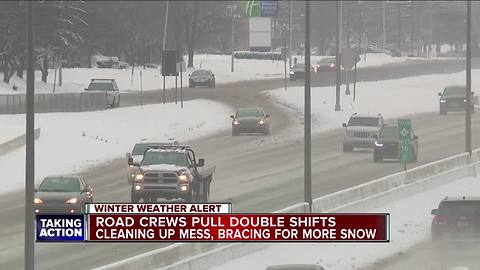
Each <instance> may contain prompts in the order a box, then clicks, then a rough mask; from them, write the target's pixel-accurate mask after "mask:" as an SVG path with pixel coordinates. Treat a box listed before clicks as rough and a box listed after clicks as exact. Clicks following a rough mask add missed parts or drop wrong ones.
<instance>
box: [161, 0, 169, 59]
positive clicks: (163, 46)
mask: <svg viewBox="0 0 480 270" xmlns="http://www.w3.org/2000/svg"><path fill="white" fill-rule="evenodd" d="M169 4H170V1H169V0H167V6H166V7H165V23H164V24H163V44H162V49H163V50H164V51H165V45H166V42H167V24H168V6H169Z"/></svg>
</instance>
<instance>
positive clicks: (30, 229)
mask: <svg viewBox="0 0 480 270" xmlns="http://www.w3.org/2000/svg"><path fill="white" fill-rule="evenodd" d="M34 47H35V1H27V94H26V97H27V106H26V113H25V117H26V132H25V134H26V136H25V138H26V140H25V142H26V144H25V243H24V244H25V246H24V269H26V270H33V269H34V268H35V240H34V239H35V237H34V235H35V228H34V216H35V214H34V212H33V208H34V207H33V199H34V196H35V194H34V192H35V191H34V189H35V135H34V133H35V131H34V129H35V123H34V120H35V103H34V102H35V85H34V83H35V70H34V68H33V64H34V63H35V62H34V61H35V59H34V57H35V55H34V52H33V50H34Z"/></svg>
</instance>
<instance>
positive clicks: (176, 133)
mask: <svg viewBox="0 0 480 270" xmlns="http://www.w3.org/2000/svg"><path fill="white" fill-rule="evenodd" d="M205 108H208V110H205ZM230 113H231V108H229V107H227V106H225V105H223V104H220V103H217V102H213V101H208V100H192V101H188V102H185V107H184V109H181V108H180V105H175V104H165V105H163V104H155V105H146V106H144V107H143V110H141V109H140V107H129V108H118V109H113V110H106V111H97V112H83V113H44V114H37V115H36V119H35V127H36V128H41V134H40V138H39V139H38V140H37V141H36V145H35V147H36V148H35V162H36V166H35V176H36V181H37V182H38V181H39V180H41V179H42V177H45V176H46V175H50V174H61V173H75V172H79V171H81V170H84V169H87V168H89V167H90V166H98V165H99V164H101V163H102V162H105V161H108V160H111V159H114V158H121V157H124V156H125V153H126V152H128V151H130V150H131V148H132V147H133V145H134V144H135V143H136V142H138V141H140V140H142V139H148V140H152V141H159V142H166V141H168V139H169V138H172V137H173V138H175V139H176V140H179V141H180V142H181V141H184V140H189V139H193V138H198V137H201V136H207V135H209V134H214V133H215V132H218V131H220V130H222V129H224V128H228V127H229V125H230V121H229V118H228V117H226V116H228V115H229V114H230ZM0 126H2V127H8V128H10V129H20V128H23V127H24V126H25V115H0ZM2 133H3V132H2ZM24 168H25V147H22V148H21V149H18V150H16V151H14V152H11V153H9V154H6V155H4V156H0V171H3V172H8V177H3V178H2V180H0V193H2V192H6V191H9V190H12V189H17V188H22V187H23V184H24V179H25V177H24Z"/></svg>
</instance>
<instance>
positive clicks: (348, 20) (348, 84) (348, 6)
mask: <svg viewBox="0 0 480 270" xmlns="http://www.w3.org/2000/svg"><path fill="white" fill-rule="evenodd" d="M345 5H346V8H347V48H348V49H350V5H349V3H348V2H345ZM355 60H357V59H355ZM350 70H351V68H349V69H345V77H346V80H345V84H346V86H345V95H350Z"/></svg>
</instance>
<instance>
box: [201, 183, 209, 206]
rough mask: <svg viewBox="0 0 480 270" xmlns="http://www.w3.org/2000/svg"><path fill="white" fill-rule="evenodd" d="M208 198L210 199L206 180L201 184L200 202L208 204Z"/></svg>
mask: <svg viewBox="0 0 480 270" xmlns="http://www.w3.org/2000/svg"><path fill="white" fill-rule="evenodd" d="M209 197H210V180H207V181H205V182H204V184H203V194H202V202H208V198H209Z"/></svg>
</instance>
